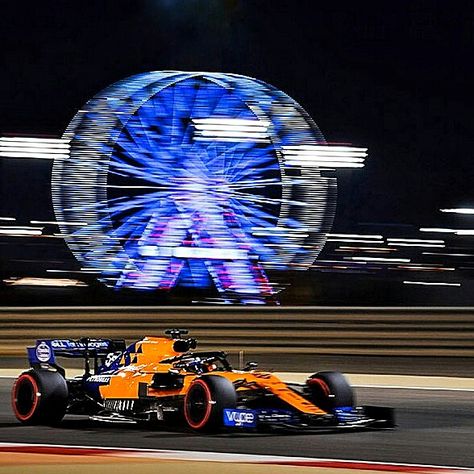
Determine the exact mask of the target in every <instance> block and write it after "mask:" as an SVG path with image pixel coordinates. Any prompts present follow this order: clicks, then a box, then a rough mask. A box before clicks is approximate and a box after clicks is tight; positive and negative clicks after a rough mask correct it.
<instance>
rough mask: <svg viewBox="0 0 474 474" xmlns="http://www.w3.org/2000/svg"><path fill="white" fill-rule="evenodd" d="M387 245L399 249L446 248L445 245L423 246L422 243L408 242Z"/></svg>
mask: <svg viewBox="0 0 474 474" xmlns="http://www.w3.org/2000/svg"><path fill="white" fill-rule="evenodd" d="M387 245H393V246H398V247H438V248H444V247H446V246H445V245H444V244H422V243H407V242H389V243H388V244H387Z"/></svg>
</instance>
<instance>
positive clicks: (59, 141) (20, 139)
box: [0, 137, 69, 146]
mask: <svg viewBox="0 0 474 474" xmlns="http://www.w3.org/2000/svg"><path fill="white" fill-rule="evenodd" d="M2 142H5V143H9V142H12V143H16V142H20V143H22V142H25V143H32V144H35V145H38V146H41V144H48V145H49V146H53V145H62V146H69V142H68V141H67V140H64V139H62V138H36V137H0V143H2Z"/></svg>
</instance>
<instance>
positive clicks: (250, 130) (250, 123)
mask: <svg viewBox="0 0 474 474" xmlns="http://www.w3.org/2000/svg"><path fill="white" fill-rule="evenodd" d="M193 124H194V127H195V132H194V138H195V139H197V140H211V139H213V140H218V141H235V140H237V141H249V140H251V141H266V140H268V127H269V126H270V122H268V121H266V120H245V119H233V118H213V117H209V118H204V119H193Z"/></svg>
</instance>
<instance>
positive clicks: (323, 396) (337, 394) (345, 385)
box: [306, 371, 355, 413]
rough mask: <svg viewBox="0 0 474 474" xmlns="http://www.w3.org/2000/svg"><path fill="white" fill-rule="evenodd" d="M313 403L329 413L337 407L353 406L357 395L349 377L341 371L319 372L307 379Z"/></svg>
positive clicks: (308, 390) (308, 391) (309, 394)
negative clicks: (348, 379)
mask: <svg viewBox="0 0 474 474" xmlns="http://www.w3.org/2000/svg"><path fill="white" fill-rule="evenodd" d="M306 387H307V393H308V396H309V399H310V401H311V402H312V403H314V404H315V405H317V406H318V407H319V408H321V409H323V410H324V411H326V412H328V413H332V412H333V411H334V409H335V408H342V407H353V406H354V405H355V395H354V391H353V390H352V387H351V386H350V385H349V382H348V381H347V379H346V378H345V377H344V375H342V374H341V373H340V372H329V371H326V372H318V373H317V374H313V375H311V376H310V377H309V378H308V380H307V381H306Z"/></svg>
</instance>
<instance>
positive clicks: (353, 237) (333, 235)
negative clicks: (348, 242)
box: [327, 234, 383, 240]
mask: <svg viewBox="0 0 474 474" xmlns="http://www.w3.org/2000/svg"><path fill="white" fill-rule="evenodd" d="M327 236H328V237H332V238H334V237H341V238H344V239H345V238H351V239H358V238H361V239H377V240H381V239H383V236H382V235H361V234H327Z"/></svg>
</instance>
